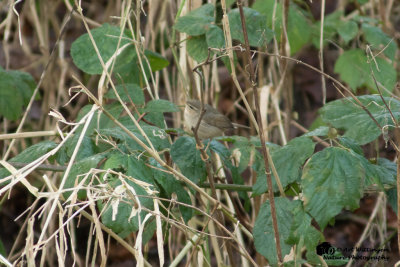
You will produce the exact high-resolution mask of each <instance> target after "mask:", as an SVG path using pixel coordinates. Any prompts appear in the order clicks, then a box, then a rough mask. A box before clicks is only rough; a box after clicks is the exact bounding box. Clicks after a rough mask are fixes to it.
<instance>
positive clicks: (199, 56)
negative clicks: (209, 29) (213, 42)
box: [186, 35, 208, 62]
mask: <svg viewBox="0 0 400 267" xmlns="http://www.w3.org/2000/svg"><path fill="white" fill-rule="evenodd" d="M186 46H187V51H188V54H189V55H190V56H191V57H192V58H193V59H194V60H196V61H197V62H203V61H205V60H206V59H207V56H208V45H207V41H206V37H205V36H204V35H200V36H191V37H189V38H188V40H187V43H186Z"/></svg>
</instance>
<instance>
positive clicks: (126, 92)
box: [105, 83, 144, 105]
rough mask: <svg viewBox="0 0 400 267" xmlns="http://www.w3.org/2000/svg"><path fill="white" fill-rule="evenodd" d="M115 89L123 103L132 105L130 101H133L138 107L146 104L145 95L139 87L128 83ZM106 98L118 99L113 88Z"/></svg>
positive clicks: (109, 90)
mask: <svg viewBox="0 0 400 267" xmlns="http://www.w3.org/2000/svg"><path fill="white" fill-rule="evenodd" d="M115 89H116V90H117V93H118V95H119V96H120V97H121V99H122V101H124V102H127V103H130V101H131V100H132V102H133V103H134V104H137V105H143V104H144V93H143V90H142V88H140V86H139V85H137V84H134V83H127V84H121V85H117V86H116V87H115ZM105 97H106V98H109V99H117V96H116V95H115V93H114V90H113V89H112V88H109V89H108V92H107V93H106V94H105Z"/></svg>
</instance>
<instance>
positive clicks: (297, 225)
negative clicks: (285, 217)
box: [285, 205, 323, 263]
mask: <svg viewBox="0 0 400 267" xmlns="http://www.w3.org/2000/svg"><path fill="white" fill-rule="evenodd" d="M293 214H294V217H293V223H292V226H291V228H290V235H289V237H288V238H287V239H286V240H285V242H286V243H287V244H290V245H301V244H302V243H303V244H304V245H305V247H306V249H307V255H308V256H307V259H308V260H310V258H313V256H314V257H317V254H316V246H317V245H318V243H319V241H320V240H321V239H323V234H322V233H321V232H319V231H318V230H317V229H315V228H314V227H313V226H312V224H311V220H312V218H311V216H310V215H308V214H307V213H306V212H305V210H304V207H303V206H302V205H298V206H296V207H295V209H294V210H293ZM300 249H301V247H300ZM319 262H320V261H319V260H318V261H316V262H314V263H319Z"/></svg>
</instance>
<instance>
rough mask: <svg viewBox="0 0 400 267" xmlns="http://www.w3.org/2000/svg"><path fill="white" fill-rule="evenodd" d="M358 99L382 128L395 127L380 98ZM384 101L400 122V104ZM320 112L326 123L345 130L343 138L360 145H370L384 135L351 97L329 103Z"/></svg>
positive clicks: (391, 99)
mask: <svg viewBox="0 0 400 267" xmlns="http://www.w3.org/2000/svg"><path fill="white" fill-rule="evenodd" d="M357 98H358V100H359V101H360V102H361V103H362V104H363V105H364V106H365V107H366V108H367V109H368V110H369V112H370V113H371V114H372V116H373V117H374V118H375V120H376V121H377V122H378V123H379V124H380V125H381V126H382V127H383V126H386V127H387V129H389V130H390V129H392V127H394V124H393V122H392V119H391V117H390V113H389V112H388V110H387V109H386V107H385V104H384V103H383V102H382V99H381V98H380V96H377V95H364V96H359V97H357ZM384 99H385V101H386V103H387V104H388V105H389V107H390V108H391V110H392V113H393V115H394V116H395V119H396V120H397V121H398V120H399V119H400V102H399V101H398V100H396V99H394V98H389V97H384ZM319 112H320V115H321V117H322V119H323V120H324V121H325V122H326V123H329V124H331V125H332V126H333V127H335V128H339V129H344V130H345V133H344V135H343V136H345V137H349V138H351V139H353V140H355V141H357V143H359V144H360V145H364V144H366V143H369V142H371V141H373V140H375V139H376V138H378V137H379V136H380V135H381V134H382V132H381V130H380V128H379V127H378V126H377V125H376V124H375V123H374V122H373V120H372V119H371V118H370V117H369V115H368V114H367V113H366V112H365V111H364V110H363V109H362V108H361V107H360V106H358V104H356V103H355V101H354V100H353V99H352V98H350V97H349V98H344V99H339V100H336V101H332V102H329V103H328V104H326V105H325V106H324V107H322V108H321V109H320V110H319Z"/></svg>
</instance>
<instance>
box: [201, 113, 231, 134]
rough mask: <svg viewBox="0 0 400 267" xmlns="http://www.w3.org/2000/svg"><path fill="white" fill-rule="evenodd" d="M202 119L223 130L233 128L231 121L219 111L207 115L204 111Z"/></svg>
mask: <svg viewBox="0 0 400 267" xmlns="http://www.w3.org/2000/svg"><path fill="white" fill-rule="evenodd" d="M203 119H204V121H207V123H208V124H209V125H211V126H214V127H217V128H221V129H225V130H228V129H233V125H232V123H231V121H230V120H229V119H228V118H227V117H225V116H224V115H222V114H220V113H214V114H209V115H208V114H207V113H206V114H204V117H203Z"/></svg>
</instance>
